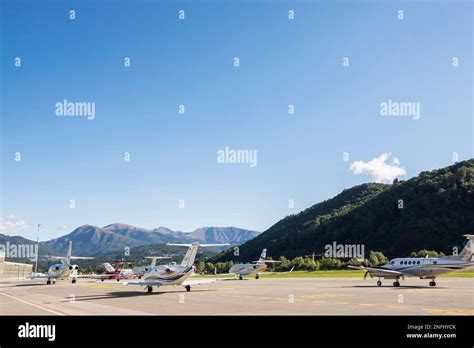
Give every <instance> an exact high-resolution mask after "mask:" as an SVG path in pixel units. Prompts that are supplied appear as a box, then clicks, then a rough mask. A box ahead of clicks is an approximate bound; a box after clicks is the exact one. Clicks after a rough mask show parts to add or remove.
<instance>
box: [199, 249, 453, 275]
mask: <svg viewBox="0 0 474 348" xmlns="http://www.w3.org/2000/svg"><path fill="white" fill-rule="evenodd" d="M426 256H428V257H441V256H445V255H444V254H443V253H441V252H437V251H432V250H419V251H414V252H412V253H411V254H410V257H426ZM277 261H280V262H279V263H268V264H267V266H268V269H269V270H271V271H275V272H286V271H289V270H291V269H292V268H293V269H294V270H295V271H309V272H312V271H329V270H341V269H347V266H349V265H351V266H361V265H362V266H381V265H385V264H387V263H388V262H389V259H388V258H387V257H386V256H385V255H384V254H383V253H382V252H380V251H370V252H369V255H368V258H366V259H357V258H350V259H339V258H331V257H322V258H319V259H313V258H312V257H303V256H297V257H295V258H293V259H287V258H286V257H284V256H281V257H280V258H279V259H277ZM236 263H238V262H234V261H224V262H216V263H212V262H210V261H204V260H199V261H196V263H195V267H196V272H197V273H208V274H214V273H227V272H229V269H230V268H231V267H232V266H233V265H234V264H236Z"/></svg>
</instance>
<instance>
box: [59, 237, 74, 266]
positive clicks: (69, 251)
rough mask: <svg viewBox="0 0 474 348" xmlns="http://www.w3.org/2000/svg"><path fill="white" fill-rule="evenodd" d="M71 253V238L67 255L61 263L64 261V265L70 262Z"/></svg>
mask: <svg viewBox="0 0 474 348" xmlns="http://www.w3.org/2000/svg"><path fill="white" fill-rule="evenodd" d="M71 255H72V240H70V241H69V248H68V249H67V255H66V258H65V259H64V262H63V263H65V264H66V265H69V264H70V263H71ZM61 261H63V260H61Z"/></svg>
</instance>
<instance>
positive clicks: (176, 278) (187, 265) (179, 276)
mask: <svg viewBox="0 0 474 348" xmlns="http://www.w3.org/2000/svg"><path fill="white" fill-rule="evenodd" d="M166 245H170V246H185V247H188V251H187V252H186V255H184V258H183V261H181V264H180V265H174V264H171V265H159V266H153V267H150V268H148V270H147V271H146V272H145V273H144V274H143V281H139V282H123V283H122V284H123V285H139V286H143V287H145V288H146V290H147V292H149V293H150V292H152V291H153V287H154V286H156V287H160V286H166V285H181V286H184V288H185V289H186V291H191V285H197V284H204V283H214V282H215V281H216V279H195V280H187V279H188V278H189V277H190V276H192V275H193V274H194V272H195V267H194V265H193V264H194V260H195V259H196V254H197V251H198V248H199V247H200V246H201V247H213V246H226V245H229V244H199V243H197V242H196V243H192V244H170V243H168V244H166Z"/></svg>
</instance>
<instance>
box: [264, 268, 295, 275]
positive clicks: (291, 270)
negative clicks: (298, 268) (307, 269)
mask: <svg viewBox="0 0 474 348" xmlns="http://www.w3.org/2000/svg"><path fill="white" fill-rule="evenodd" d="M294 269H295V266H293V267H291V269H290V270H289V271H285V272H266V271H265V272H262V273H260V274H285V273H291V272H293V270H294Z"/></svg>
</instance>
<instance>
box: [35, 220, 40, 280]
mask: <svg viewBox="0 0 474 348" xmlns="http://www.w3.org/2000/svg"><path fill="white" fill-rule="evenodd" d="M40 226H41V224H38V230H37V231H36V264H35V274H36V273H38V254H39V242H40V240H39V231H40Z"/></svg>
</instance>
